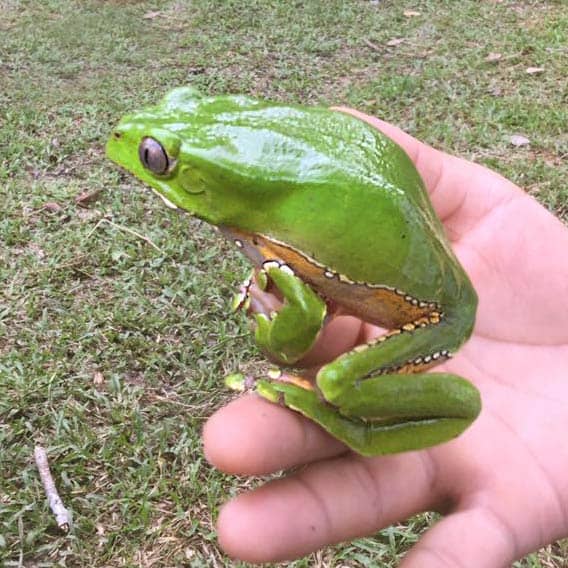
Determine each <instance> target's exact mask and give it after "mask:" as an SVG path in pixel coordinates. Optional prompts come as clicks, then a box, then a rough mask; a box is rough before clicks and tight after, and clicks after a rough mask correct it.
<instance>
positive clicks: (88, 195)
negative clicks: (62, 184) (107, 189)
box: [75, 189, 102, 207]
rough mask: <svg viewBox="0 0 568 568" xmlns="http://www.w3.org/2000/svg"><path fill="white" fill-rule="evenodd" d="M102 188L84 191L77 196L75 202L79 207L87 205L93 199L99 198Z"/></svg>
mask: <svg viewBox="0 0 568 568" xmlns="http://www.w3.org/2000/svg"><path fill="white" fill-rule="evenodd" d="M101 191H102V189H95V190H93V191H82V192H81V193H80V194H79V195H77V196H76V197H75V203H76V204H77V205H78V206H79V207H87V206H88V205H89V204H91V203H92V202H93V201H96V200H97V199H98V198H99V194H100V193H101Z"/></svg>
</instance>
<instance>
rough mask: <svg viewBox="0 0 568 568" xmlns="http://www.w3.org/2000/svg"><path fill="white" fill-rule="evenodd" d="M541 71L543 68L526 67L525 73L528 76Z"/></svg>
mask: <svg viewBox="0 0 568 568" xmlns="http://www.w3.org/2000/svg"><path fill="white" fill-rule="evenodd" d="M543 71H544V67H527V68H526V71H525V72H526V73H528V74H529V75H538V74H539V73H542V72H543Z"/></svg>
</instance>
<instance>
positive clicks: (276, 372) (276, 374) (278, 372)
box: [266, 367, 282, 380]
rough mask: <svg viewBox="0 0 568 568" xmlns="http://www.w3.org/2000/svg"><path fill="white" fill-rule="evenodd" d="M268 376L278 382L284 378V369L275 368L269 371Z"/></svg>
mask: <svg viewBox="0 0 568 568" xmlns="http://www.w3.org/2000/svg"><path fill="white" fill-rule="evenodd" d="M266 374H267V375H268V378H269V379H274V380H278V379H280V378H282V369H278V368H274V367H273V368H272V369H269V370H268V372H267V373H266Z"/></svg>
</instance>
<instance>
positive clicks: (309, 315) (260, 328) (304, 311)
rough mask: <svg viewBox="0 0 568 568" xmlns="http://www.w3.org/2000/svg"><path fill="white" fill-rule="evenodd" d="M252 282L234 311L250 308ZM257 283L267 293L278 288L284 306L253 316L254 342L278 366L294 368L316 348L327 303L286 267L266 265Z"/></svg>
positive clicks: (256, 278)
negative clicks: (273, 288)
mask: <svg viewBox="0 0 568 568" xmlns="http://www.w3.org/2000/svg"><path fill="white" fill-rule="evenodd" d="M252 282H253V281H252V279H249V280H248V281H247V282H245V284H244V285H243V289H242V291H241V294H240V296H239V297H237V299H236V300H235V302H234V307H235V308H239V307H243V308H248V305H249V303H250V293H249V292H250V288H251V286H252ZM254 283H255V284H256V285H257V286H258V287H259V288H260V289H261V290H266V289H267V288H268V287H269V285H271V286H274V287H276V289H277V291H278V293H279V294H280V295H281V296H282V300H283V304H282V306H281V307H280V308H279V309H278V310H272V311H270V312H269V313H264V312H262V311H260V312H256V313H254V314H253V317H254V319H255V322H256V331H255V339H256V342H257V344H258V345H259V347H260V348H261V349H262V350H263V351H264V352H265V353H266V355H267V356H268V357H269V358H270V359H271V360H272V361H275V362H277V363H279V364H283V365H291V364H293V363H294V362H296V361H298V360H299V359H300V358H301V357H302V356H303V355H305V354H306V353H307V352H308V351H309V350H310V349H311V347H312V346H313V345H314V343H315V341H316V339H317V336H318V334H319V332H320V330H321V328H322V326H323V322H324V319H325V316H326V305H325V302H324V301H323V300H322V299H321V298H320V297H319V296H318V295H317V294H316V293H315V292H314V291H313V290H312V289H311V288H310V287H309V286H308V285H307V284H305V283H304V282H303V281H302V280H300V279H299V278H298V277H297V276H295V275H294V272H293V271H292V269H291V268H290V267H289V266H288V265H287V264H285V263H282V262H279V261H275V260H271V261H266V262H264V264H263V266H262V269H261V270H260V271H259V272H258V273H257V274H256V276H255V278H254Z"/></svg>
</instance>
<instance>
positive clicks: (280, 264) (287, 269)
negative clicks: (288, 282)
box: [262, 260, 295, 276]
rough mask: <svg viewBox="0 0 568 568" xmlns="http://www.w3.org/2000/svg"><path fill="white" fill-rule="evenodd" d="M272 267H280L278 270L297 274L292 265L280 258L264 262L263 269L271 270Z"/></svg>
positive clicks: (291, 274)
mask: <svg viewBox="0 0 568 568" xmlns="http://www.w3.org/2000/svg"><path fill="white" fill-rule="evenodd" d="M271 268H278V270H281V271H282V272H284V273H286V274H289V275H290V276H294V275H295V274H294V271H293V270H292V267H291V266H289V265H288V264H286V263H284V262H280V261H279V260H267V261H265V262H263V263H262V269H263V270H264V271H265V272H266V271H268V270H270V269H271Z"/></svg>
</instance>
